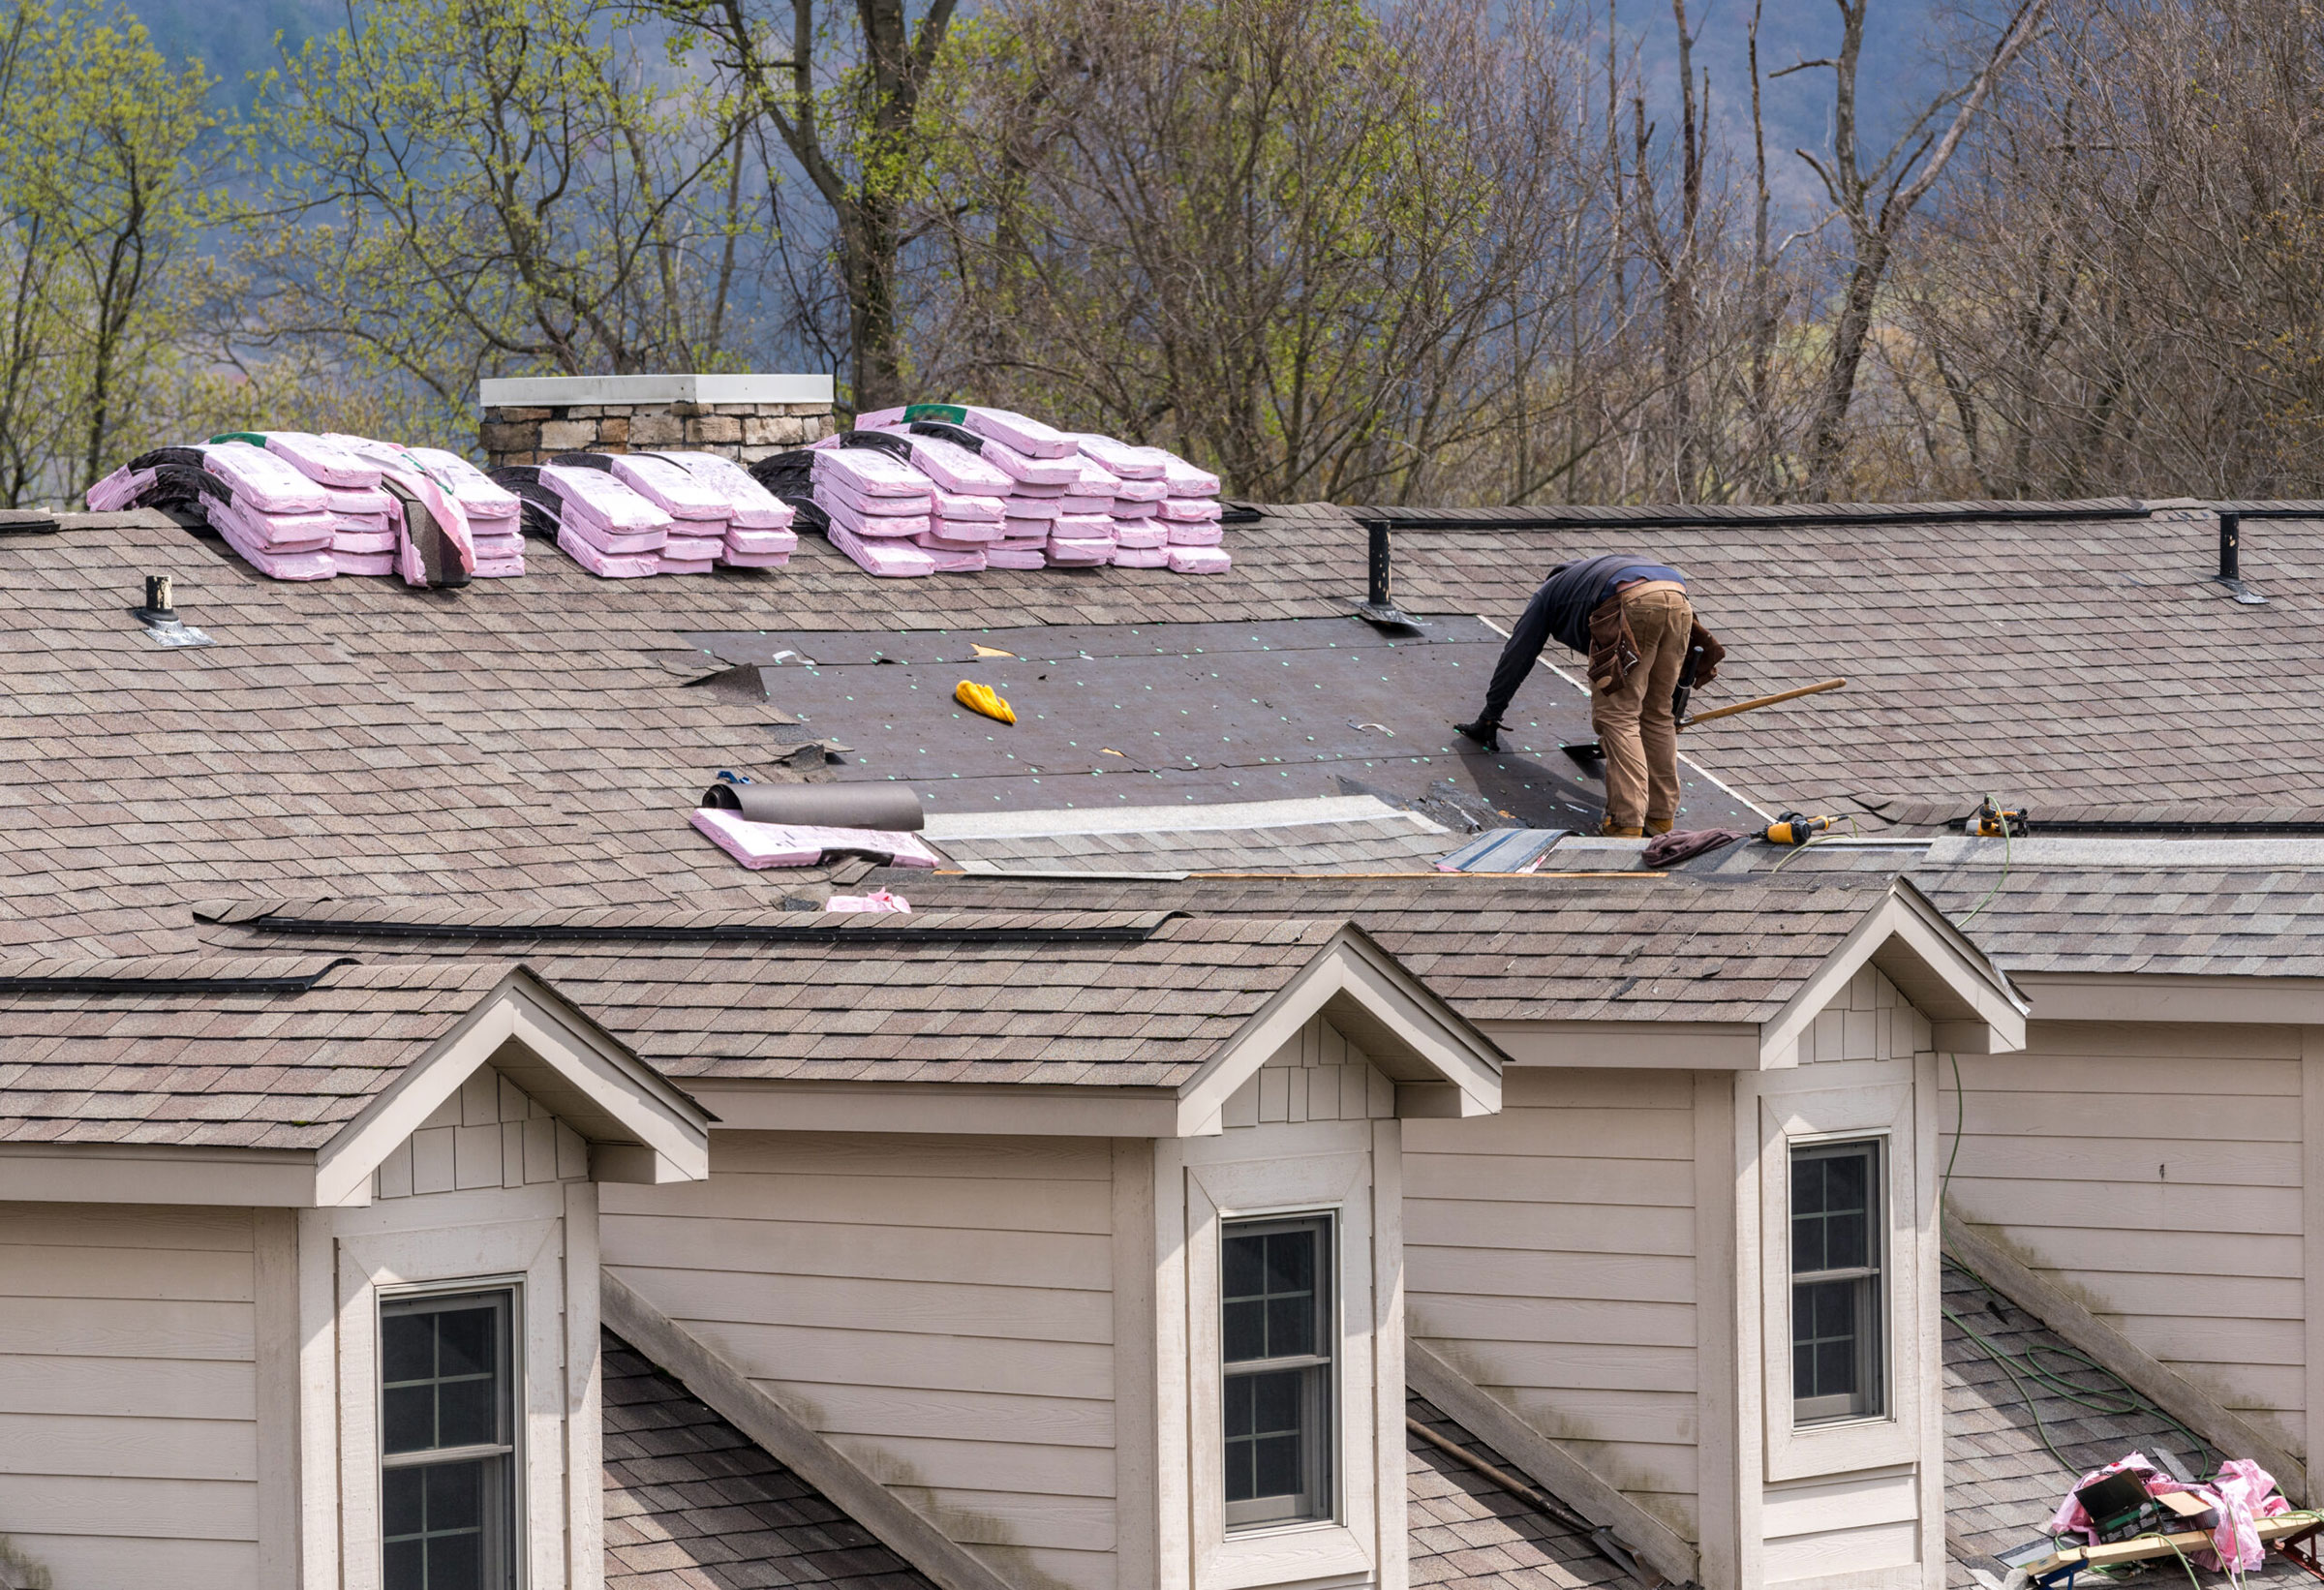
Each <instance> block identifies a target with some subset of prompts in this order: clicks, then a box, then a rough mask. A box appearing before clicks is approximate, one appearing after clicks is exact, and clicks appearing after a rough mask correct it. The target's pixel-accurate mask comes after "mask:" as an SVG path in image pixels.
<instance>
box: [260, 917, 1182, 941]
mask: <svg viewBox="0 0 2324 1590" xmlns="http://www.w3.org/2000/svg"><path fill="white" fill-rule="evenodd" d="M1186 914H1187V913H1186V912H1183V911H1155V912H1150V913H1147V916H1145V917H1143V918H1141V919H1140V920H1138V921H1135V922H1129V923H1123V924H1120V925H1118V926H1111V927H1095V926H1092V927H1064V926H1058V927H978V926H974V925H972V924H969V923H938V924H935V925H933V926H928V927H912V926H910V925H908V924H895V925H891V924H885V923H883V924H881V925H879V926H866V927H855V926H850V925H849V924H847V923H845V922H819V923H817V924H815V925H813V926H811V927H810V926H809V925H808V924H806V923H726V924H714V925H709V926H701V927H670V928H656V927H649V926H642V925H641V926H628V927H625V926H620V925H614V924H607V925H603V926H598V925H595V924H576V923H544V924H536V925H527V924H524V923H515V922H483V923H474V922H395V921H362V920H354V921H343V920H336V919H333V918H330V917H312V916H260V917H252V918H248V919H246V920H244V921H242V922H239V923H237V924H236V926H238V927H241V928H243V929H245V930H247V931H249V932H251V933H284V934H301V935H306V936H310V937H326V938H425V939H478V940H483V941H485V942H488V943H507V942H537V943H553V944H824V945H839V944H885V945H890V946H893V945H898V944H994V945H998V944H1144V943H1146V942H1147V941H1148V940H1150V939H1151V938H1152V937H1153V936H1154V934H1155V933H1159V932H1160V931H1161V930H1162V927H1163V924H1165V923H1166V922H1168V921H1170V920H1171V918H1173V917H1177V916H1184V915H1186Z"/></svg>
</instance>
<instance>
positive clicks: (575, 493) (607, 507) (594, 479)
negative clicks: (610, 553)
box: [540, 464, 670, 535]
mask: <svg viewBox="0 0 2324 1590" xmlns="http://www.w3.org/2000/svg"><path fill="white" fill-rule="evenodd" d="M540 483H541V484H542V485H544V486H546V487H548V488H549V489H550V490H551V491H553V492H555V493H556V494H557V495H558V496H559V497H560V498H562V499H563V500H564V501H565V502H566V504H567V505H571V506H575V507H578V508H580V509H581V510H582V512H583V514H584V515H586V516H587V517H589V518H591V519H594V520H596V522H597V523H598V524H599V525H601V526H602V527H604V529H605V530H606V531H608V532H609V533H619V534H626V535H644V534H646V533H648V532H654V531H658V532H661V533H663V534H665V535H666V534H667V533H668V530H669V524H670V516H669V515H668V514H666V513H664V512H662V511H661V509H659V508H657V507H656V506H655V505H653V504H652V503H649V502H647V501H646V500H645V499H644V498H643V497H640V496H639V495H638V494H637V493H635V492H633V491H631V490H630V489H629V488H628V487H627V486H626V485H624V484H623V483H622V482H621V481H619V480H617V479H615V478H614V477H613V476H612V475H610V474H606V473H605V472H604V471H603V470H592V469H585V468H583V467H581V466H580V465H577V464H543V465H542V466H541V467H540ZM560 517H566V518H569V517H570V516H569V515H560Z"/></svg>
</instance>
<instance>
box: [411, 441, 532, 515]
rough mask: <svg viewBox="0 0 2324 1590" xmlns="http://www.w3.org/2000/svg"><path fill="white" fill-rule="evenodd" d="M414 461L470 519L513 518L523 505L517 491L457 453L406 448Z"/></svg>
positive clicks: (440, 449) (431, 448) (434, 449)
mask: <svg viewBox="0 0 2324 1590" xmlns="http://www.w3.org/2000/svg"><path fill="white" fill-rule="evenodd" d="M404 450H405V451H406V452H408V453H410V454H411V455H412V458H413V462H414V463H416V464H418V465H419V467H420V468H421V469H423V470H425V471H427V472H428V474H429V476H430V478H432V479H434V480H435V482H436V483H437V484H438V485H440V486H442V487H443V489H444V490H445V491H447V492H449V493H451V495H452V501H454V502H455V503H458V504H459V505H460V507H461V510H462V511H463V512H465V513H466V514H467V515H468V516H469V518H470V520H471V521H474V520H476V519H513V518H515V517H516V516H517V514H518V513H519V512H520V511H522V509H523V507H524V504H523V503H522V502H521V501H519V499H518V498H517V495H516V493H514V492H512V491H510V490H509V489H508V488H507V487H506V486H504V485H502V484H501V483H500V482H499V481H498V480H495V479H494V478H493V477H492V476H491V475H489V474H485V473H484V472H483V471H482V470H480V469H477V468H476V466H475V465H474V464H473V463H471V462H470V461H469V460H467V459H465V458H463V457H461V456H460V455H459V454H458V453H456V452H446V451H445V450H444V449H443V448H442V447H407V448H405V449H404Z"/></svg>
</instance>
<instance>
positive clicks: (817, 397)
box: [476, 376, 832, 466]
mask: <svg viewBox="0 0 2324 1590" xmlns="http://www.w3.org/2000/svg"><path fill="white" fill-rule="evenodd" d="M477 397H478V398H479V400H480V401H481V402H482V405H483V409H484V423H483V424H481V425H479V426H478V427H477V428H476V439H477V440H478V441H479V442H480V443H482V444H483V447H484V458H485V462H486V463H487V464H488V465H493V466H498V465H502V464H545V463H547V462H548V461H549V460H550V459H551V458H552V457H554V456H555V455H556V454H558V453H571V452H602V453H619V452H629V451H631V450H633V449H636V450H643V449H646V448H661V447H668V448H685V449H687V450H689V451H693V452H712V453H719V454H721V455H722V456H724V457H727V458H732V459H735V460H737V461H738V462H741V463H744V464H752V463H756V462H757V461H758V460H759V459H762V458H765V457H767V456H768V455H769V454H771V453H779V452H781V451H783V450H784V449H785V448H789V447H802V446H805V445H806V444H807V443H810V442H815V441H819V440H820V439H822V438H823V437H826V436H828V435H830V434H831V431H832V381H831V378H830V377H829V376H537V377H535V376H527V377H518V378H515V379H511V380H502V381H486V382H478V383H477Z"/></svg>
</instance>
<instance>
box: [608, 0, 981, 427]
mask: <svg viewBox="0 0 2324 1590" xmlns="http://www.w3.org/2000/svg"><path fill="white" fill-rule="evenodd" d="M644 3H645V4H647V5H648V6H649V7H650V9H651V10H652V11H654V12H655V13H657V15H662V16H665V17H667V18H669V19H670V20H672V21H674V22H677V23H679V24H681V25H682V26H683V27H685V28H686V29H687V30H688V32H689V33H690V34H691V35H692V36H693V37H695V38H698V39H700V40H702V41H703V42H705V43H706V44H707V45H708V46H709V47H710V50H711V53H712V55H713V56H714V57H715V58H716V59H717V60H718V61H719V62H720V63H721V64H722V65H723V66H724V67H725V69H726V70H727V72H728V73H729V74H730V75H731V80H732V82H733V84H734V85H735V86H734V92H735V94H736V95H737V97H738V99H741V100H743V101H745V102H747V103H748V105H749V107H750V110H751V112H752V113H753V114H754V115H756V116H758V117H761V118H763V119H764V122H765V124H766V125H768V126H770V127H772V128H773V129H774V131H775V133H776V135H777V137H778V138H779V139H780V147H781V149H782V151H783V153H784V154H785V155H786V156H787V157H788V159H789V160H790V161H792V162H794V163H796V165H797V167H798V169H799V170H800V171H801V172H803V173H804V174H805V176H806V178H807V181H808V183H809V184H810V186H811V187H812V188H813V189H814V191H815V193H816V195H817V197H818V198H820V199H821V200H822V202H823V204H824V206H825V207H826V208H827V210H828V211H829V213H830V216H831V222H832V229H833V236H834V240H835V242H834V248H833V253H834V255H835V256H836V259H835V263H836V264H837V266H838V269H839V275H840V281H841V290H842V292H843V294H844V296H845V299H846V308H847V343H848V348H849V381H848V387H849V397H850V400H851V401H852V402H853V404H854V406H855V408H856V410H857V411H858V412H862V411H866V410H871V409H882V408H887V407H889V406H891V405H894V404H897V403H901V402H904V401H907V400H908V398H909V397H910V395H911V394H910V393H908V392H907V391H906V389H905V387H906V382H907V379H908V377H907V359H906V352H905V341H906V307H905V304H904V301H903V281H902V277H903V270H904V256H905V253H906V250H907V248H908V247H909V245H910V244H911V243H912V242H913V241H914V240H915V239H917V238H918V237H919V236H921V235H923V234H924V232H925V228H924V226H923V224H922V214H921V205H920V200H921V199H923V198H924V197H925V194H926V191H927V187H928V178H929V171H930V160H931V156H932V154H933V137H934V135H933V132H932V130H931V127H930V125H929V123H928V121H927V119H926V117H925V116H924V114H923V109H924V106H925V102H926V100H927V97H928V95H929V93H930V91H931V88H932V85H933V82H934V81H935V78H936V75H937V71H938V68H939V66H940V64H941V63H942V61H943V58H944V54H945V47H944V46H945V42H946V40H947V38H948V37H949V36H950V33H951V30H952V20H953V6H954V0H929V3H928V4H927V5H926V6H925V8H924V9H922V10H921V12H920V14H919V16H918V18H917V19H916V20H915V19H914V17H913V16H912V15H911V8H910V6H909V5H908V4H907V3H906V0H853V3H852V4H847V5H840V4H835V3H834V0H823V3H822V4H820V5H818V4H817V3H816V0H765V3H759V0H644ZM768 180H769V182H770V184H778V183H780V180H781V178H780V171H777V170H770V172H769V177H768Z"/></svg>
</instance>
